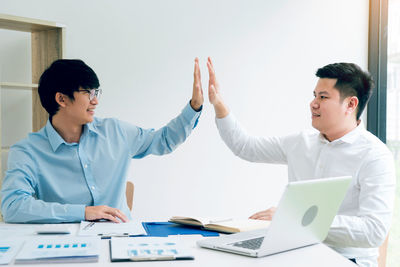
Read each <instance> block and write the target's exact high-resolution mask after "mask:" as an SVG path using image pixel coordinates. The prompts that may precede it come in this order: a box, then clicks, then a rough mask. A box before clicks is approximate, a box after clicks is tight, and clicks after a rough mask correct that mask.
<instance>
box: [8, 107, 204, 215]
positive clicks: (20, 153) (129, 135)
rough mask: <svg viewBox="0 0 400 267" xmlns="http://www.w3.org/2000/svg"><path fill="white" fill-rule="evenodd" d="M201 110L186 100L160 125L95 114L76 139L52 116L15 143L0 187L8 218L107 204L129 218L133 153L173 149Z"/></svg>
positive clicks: (136, 155) (142, 154)
mask: <svg viewBox="0 0 400 267" xmlns="http://www.w3.org/2000/svg"><path fill="white" fill-rule="evenodd" d="M200 113H201V112H196V111H194V110H193V109H192V108H191V106H190V104H188V105H186V107H185V108H184V109H183V111H182V113H181V114H180V115H179V116H178V117H176V118H175V119H173V120H172V121H170V122H169V123H168V124H167V125H166V126H164V127H163V128H161V129H159V130H157V131H155V130H154V129H142V128H140V127H137V126H134V125H131V124H128V123H126V122H122V121H119V120H117V119H100V118H94V120H93V122H91V123H88V124H86V125H84V127H83V132H82V135H81V138H80V141H79V143H67V142H65V141H64V139H63V138H62V137H61V136H60V135H59V134H58V133H57V132H56V131H55V129H54V128H53V126H52V124H51V123H50V121H48V122H47V124H46V126H45V127H43V128H42V129H41V130H40V131H38V132H36V133H30V134H29V135H28V137H27V138H26V139H24V140H22V141H20V142H18V143H16V144H15V145H13V146H12V147H11V149H10V152H9V157H8V170H7V172H6V176H5V178H4V181H3V186H2V190H1V198H2V203H1V208H2V213H3V218H4V220H5V221H6V222H14V223H57V222H77V221H81V220H84V219H85V207H86V206H98V205H107V206H110V207H114V208H118V209H120V210H121V211H122V212H123V213H125V214H126V215H127V216H128V217H130V212H129V209H128V206H127V203H126V195H125V188H126V176H127V171H128V167H129V164H130V161H131V159H132V158H136V159H137V158H142V157H145V156H147V155H149V154H153V155H163V154H167V153H170V152H172V151H173V150H174V149H175V148H176V147H177V146H178V145H179V144H181V143H182V142H184V141H185V139H186V138H187V137H188V136H189V134H190V133H191V131H192V129H194V127H195V126H196V124H197V121H198V118H199V116H200Z"/></svg>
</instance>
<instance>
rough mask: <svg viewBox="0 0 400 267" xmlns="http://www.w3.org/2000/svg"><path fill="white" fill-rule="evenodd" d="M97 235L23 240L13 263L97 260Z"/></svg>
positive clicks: (98, 246)
mask: <svg viewBox="0 0 400 267" xmlns="http://www.w3.org/2000/svg"><path fill="white" fill-rule="evenodd" d="M100 242H101V240H100V238H98V237H68V238H67V237H57V239H56V238H35V239H34V240H29V241H26V242H25V245H24V246H23V248H22V250H21V251H20V252H19V253H18V255H17V257H16V259H15V263H16V264H18V263H59V262H97V261H98V258H99V254H100V250H99V249H100Z"/></svg>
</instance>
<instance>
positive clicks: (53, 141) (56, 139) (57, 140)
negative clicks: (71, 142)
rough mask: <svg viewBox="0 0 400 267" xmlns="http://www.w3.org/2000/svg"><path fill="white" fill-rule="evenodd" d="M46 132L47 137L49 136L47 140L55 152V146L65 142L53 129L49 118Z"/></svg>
mask: <svg viewBox="0 0 400 267" xmlns="http://www.w3.org/2000/svg"><path fill="white" fill-rule="evenodd" d="M45 129H46V133H47V137H48V138H49V142H50V145H51V148H52V149H53V151H54V152H55V151H56V150H57V148H58V147H59V146H60V145H61V144H63V143H65V141H64V139H63V138H62V137H61V136H60V135H59V134H58V133H57V131H56V130H55V129H54V127H53V125H52V124H51V122H50V119H48V120H47V123H46V126H45Z"/></svg>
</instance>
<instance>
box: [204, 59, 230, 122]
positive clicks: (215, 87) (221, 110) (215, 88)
mask: <svg viewBox="0 0 400 267" xmlns="http://www.w3.org/2000/svg"><path fill="white" fill-rule="evenodd" d="M207 68H208V74H209V80H208V100H209V101H210V103H211V104H213V105H214V110H215V115H216V117H217V118H224V117H226V116H227V115H228V114H229V110H228V107H227V106H226V105H225V103H224V101H223V100H222V97H221V94H220V92H219V84H218V82H217V78H216V76H215V70H214V66H213V63H212V61H211V58H210V57H209V58H208V60H207Z"/></svg>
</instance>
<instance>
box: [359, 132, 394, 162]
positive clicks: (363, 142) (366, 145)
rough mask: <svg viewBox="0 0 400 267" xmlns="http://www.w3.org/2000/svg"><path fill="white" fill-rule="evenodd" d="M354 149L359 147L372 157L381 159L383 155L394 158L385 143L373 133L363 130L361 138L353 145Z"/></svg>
mask: <svg viewBox="0 0 400 267" xmlns="http://www.w3.org/2000/svg"><path fill="white" fill-rule="evenodd" d="M353 145H354V147H359V148H360V149H363V150H365V151H367V152H368V153H367V155H369V156H370V157H372V158H374V157H380V156H383V155H387V156H390V157H392V153H391V152H390V150H389V148H388V147H387V146H386V144H385V143H383V142H382V141H381V140H380V139H379V138H378V137H376V136H375V135H374V134H373V133H371V132H369V131H367V130H365V129H364V130H362V131H361V133H360V136H359V137H358V138H357V140H356V141H355V142H354V143H353Z"/></svg>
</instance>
